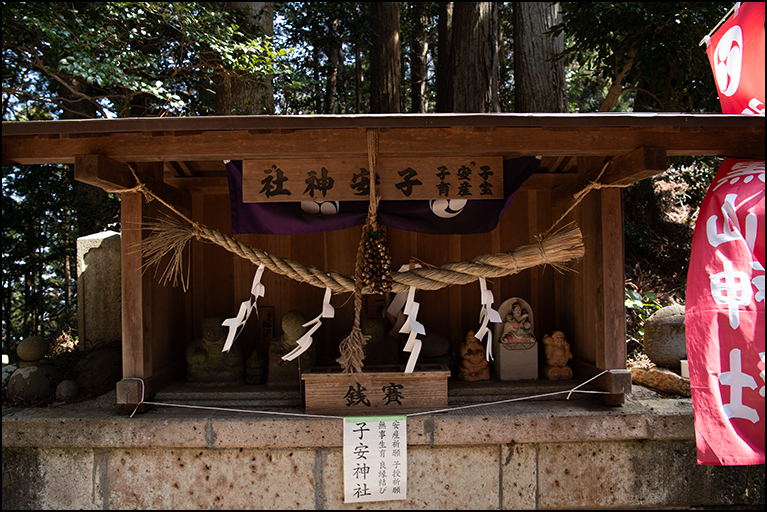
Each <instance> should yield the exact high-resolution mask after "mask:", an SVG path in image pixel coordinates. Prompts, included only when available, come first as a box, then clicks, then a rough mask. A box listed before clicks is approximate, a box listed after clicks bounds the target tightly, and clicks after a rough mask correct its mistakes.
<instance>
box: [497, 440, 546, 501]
mask: <svg viewBox="0 0 767 512" xmlns="http://www.w3.org/2000/svg"><path fill="white" fill-rule="evenodd" d="M537 458H538V447H537V445H535V444H515V443H511V444H505V445H502V446H501V496H500V500H501V509H502V510H534V509H536V508H538V507H537V505H536V498H537V495H538V475H537V472H538V461H537Z"/></svg>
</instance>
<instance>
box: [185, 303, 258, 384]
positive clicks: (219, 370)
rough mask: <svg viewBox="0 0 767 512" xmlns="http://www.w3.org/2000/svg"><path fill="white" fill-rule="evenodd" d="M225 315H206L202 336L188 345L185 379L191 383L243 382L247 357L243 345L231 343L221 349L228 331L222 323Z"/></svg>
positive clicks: (203, 320)
mask: <svg viewBox="0 0 767 512" xmlns="http://www.w3.org/2000/svg"><path fill="white" fill-rule="evenodd" d="M224 320H226V318H224V317H223V316H207V317H205V318H203V319H202V338H201V339H196V340H194V341H192V342H191V343H190V344H189V346H188V347H187V348H186V379H187V381H189V382H190V383H195V384H205V385H213V386H226V385H237V384H242V383H243V376H244V375H245V360H244V358H243V355H242V349H241V348H240V347H239V346H238V345H237V344H234V345H232V347H231V349H230V350H229V351H228V352H222V351H221V349H222V348H224V343H225V342H226V335H227V333H228V332H229V329H227V328H226V327H225V326H223V325H221V324H222V323H223V322H224Z"/></svg>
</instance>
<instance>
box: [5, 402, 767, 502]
mask: <svg viewBox="0 0 767 512" xmlns="http://www.w3.org/2000/svg"><path fill="white" fill-rule="evenodd" d="M110 399H111V400H112V402H111V403H109V400H110ZM104 400H106V403H105V404H104V405H103V406H102V407H100V408H94V407H93V405H92V404H85V405H83V404H75V405H69V406H64V407H58V408H35V409H7V408H6V409H4V410H3V508H4V509H17V508H18V509H32V508H67V509H78V508H79V509H100V508H110V509H113V508H121V509H150V508H151V509H154V508H157V509H171V508H174V509H180V508H208V509H210V508H222V509H256V508H257V509H315V510H322V509H425V508H428V509H437V508H443V509H451V510H452V509H482V510H485V509H572V508H581V507H587V508H596V507H604V508H679V507H682V508H687V507H718V508H722V507H728V506H737V507H738V508H743V507H746V508H748V507H754V508H759V509H761V508H762V506H763V505H764V466H742V467H717V466H698V465H697V464H696V459H695V440H694V429H693V417H692V404H691V401H690V399H663V400H660V399H648V400H637V399H630V400H627V403H626V404H624V405H623V406H621V407H606V406H603V405H601V404H600V403H599V402H598V401H596V400H591V401H590V400H580V401H576V400H572V401H563V400H560V401H541V402H529V401H528V402H513V403H507V404H502V405H494V406H483V407H477V408H471V409H463V410H461V411H455V412H450V413H437V414H435V413H428V414H423V415H418V416H410V417H408V420H407V426H408V432H407V439H408V489H407V499H406V500H405V501H391V502H377V503H368V504H345V503H344V502H343V474H342V465H343V457H342V438H343V435H342V429H341V420H340V419H332V418H317V417H307V416H269V415H264V414H248V413H244V412H243V413H238V412H230V411H226V412H223V411H209V410H195V409H180V408H170V407H160V406H154V407H153V408H152V409H151V410H149V411H148V412H146V413H144V414H136V415H135V416H134V417H133V418H130V417H129V414H128V413H126V412H125V411H124V410H123V409H122V408H121V407H120V406H114V405H111V404H113V403H114V401H113V400H114V394H113V393H110V394H108V395H105V397H104V398H102V403H104ZM291 411H295V412H300V409H283V412H291Z"/></svg>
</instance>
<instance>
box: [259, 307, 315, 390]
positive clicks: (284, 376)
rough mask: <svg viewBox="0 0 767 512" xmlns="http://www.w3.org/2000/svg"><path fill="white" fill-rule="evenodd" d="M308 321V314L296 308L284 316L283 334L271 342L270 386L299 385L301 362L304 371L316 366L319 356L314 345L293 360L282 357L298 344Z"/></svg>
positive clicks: (268, 381)
mask: <svg viewBox="0 0 767 512" xmlns="http://www.w3.org/2000/svg"><path fill="white" fill-rule="evenodd" d="M306 322H307V320H306V316H305V315H304V314H303V313H302V312H300V311H298V310H295V309H294V310H291V311H288V312H287V313H285V316H283V317H282V336H279V337H277V338H274V339H273V340H272V341H271V343H269V367H268V371H267V381H266V384H267V385H268V386H298V385H299V384H300V383H301V377H300V374H299V362H300V365H301V371H302V372H305V371H308V370H311V369H312V367H313V366H314V362H315V360H316V357H317V353H316V351H315V347H314V345H312V346H311V347H309V349H308V350H307V351H306V352H304V353H303V354H301V355H300V356H298V357H297V358H295V359H293V360H292V361H285V360H283V359H282V356H284V355H285V354H287V353H289V352H291V351H292V350H293V349H294V348H296V347H297V346H298V340H299V339H300V338H301V336H303V335H304V333H305V332H306V331H307V328H306V327H304V324H305V323H306Z"/></svg>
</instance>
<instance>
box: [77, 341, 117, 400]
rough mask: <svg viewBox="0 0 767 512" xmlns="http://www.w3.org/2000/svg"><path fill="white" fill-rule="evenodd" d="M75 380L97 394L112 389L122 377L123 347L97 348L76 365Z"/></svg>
mask: <svg viewBox="0 0 767 512" xmlns="http://www.w3.org/2000/svg"><path fill="white" fill-rule="evenodd" d="M75 373H76V374H77V377H75V381H76V382H77V385H78V386H80V387H81V388H83V389H85V390H87V391H92V392H94V393H96V394H99V395H101V394H103V393H106V392H108V391H111V390H113V389H114V388H115V386H116V385H117V382H118V381H119V380H120V379H122V375H123V368H122V348H121V347H120V346H119V345H118V346H112V347H106V348H102V349H98V350H95V351H93V352H91V353H90V354H88V355H87V356H85V357H84V358H83V359H82V360H81V361H80V362H79V363H77V366H75Z"/></svg>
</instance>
